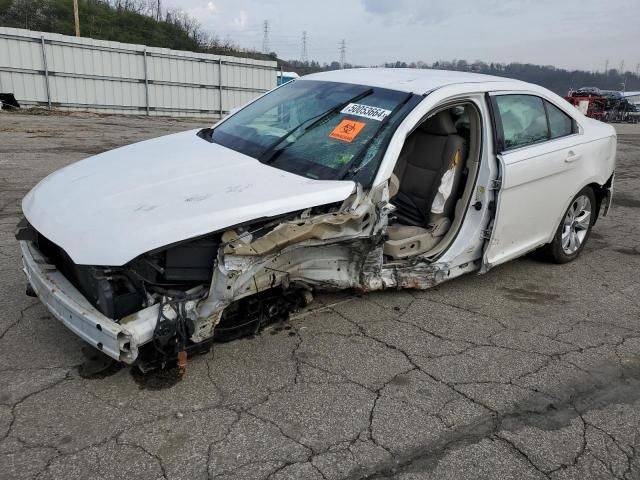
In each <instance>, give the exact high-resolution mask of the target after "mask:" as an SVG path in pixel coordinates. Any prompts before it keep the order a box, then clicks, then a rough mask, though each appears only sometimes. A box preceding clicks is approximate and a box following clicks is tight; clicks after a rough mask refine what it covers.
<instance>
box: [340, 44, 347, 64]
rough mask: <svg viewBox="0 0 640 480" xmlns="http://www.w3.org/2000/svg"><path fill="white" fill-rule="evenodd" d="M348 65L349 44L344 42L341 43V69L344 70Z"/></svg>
mask: <svg viewBox="0 0 640 480" xmlns="http://www.w3.org/2000/svg"><path fill="white" fill-rule="evenodd" d="M345 63H347V42H346V40H342V41H341V42H340V68H341V69H344V64H345Z"/></svg>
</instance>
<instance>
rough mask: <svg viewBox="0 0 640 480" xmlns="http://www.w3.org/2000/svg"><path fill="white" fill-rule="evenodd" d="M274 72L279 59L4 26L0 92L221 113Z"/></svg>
mask: <svg viewBox="0 0 640 480" xmlns="http://www.w3.org/2000/svg"><path fill="white" fill-rule="evenodd" d="M276 74H277V65H276V62H274V61H263V60H253V59H248V58H240V57H228V56H221V55H209V54H203V53H195V52H184V51H178V50H169V49H167V48H155V47H145V46H144V45H133V44H126V43H119V42H108V41H103V40H93V39H91V38H77V37H70V36H67V35H58V34H54V33H45V32H34V31H30V30H21V29H16V28H6V27H0V92H3V93H13V94H14V95H15V96H16V99H17V100H18V101H19V102H20V104H22V105H25V106H30V105H44V106H49V107H54V108H60V109H66V110H88V111H95V112H104V113H129V114H141V113H142V114H147V115H171V116H189V117H194V116H195V117H209V118H211V117H213V118H220V117H222V116H224V115H225V114H226V113H228V112H229V111H230V110H231V109H233V108H236V107H238V106H240V105H242V104H244V103H246V102H248V101H249V100H251V99H252V98H254V97H256V96H257V95H259V94H261V93H263V92H265V91H267V90H270V89H272V88H274V87H275V86H276Z"/></svg>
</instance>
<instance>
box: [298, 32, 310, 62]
mask: <svg viewBox="0 0 640 480" xmlns="http://www.w3.org/2000/svg"><path fill="white" fill-rule="evenodd" d="M300 61H301V62H302V63H304V64H307V63H309V55H308V54H307V32H306V31H304V32H302V52H301V54H300Z"/></svg>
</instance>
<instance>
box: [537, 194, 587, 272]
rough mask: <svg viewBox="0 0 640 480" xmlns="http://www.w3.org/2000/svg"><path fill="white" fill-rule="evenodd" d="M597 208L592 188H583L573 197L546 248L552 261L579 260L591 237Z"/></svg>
mask: <svg viewBox="0 0 640 480" xmlns="http://www.w3.org/2000/svg"><path fill="white" fill-rule="evenodd" d="M596 208H597V204H596V196H595V194H594V193H593V189H592V188H591V187H585V188H583V189H582V190H580V191H579V192H578V194H577V195H576V196H575V197H573V200H571V203H570V204H569V208H567V210H566V212H565V213H564V215H563V216H562V220H561V221H560V225H558V229H557V230H556V234H555V236H554V237H553V241H552V242H551V243H550V244H548V245H546V246H545V247H544V252H545V253H546V255H547V257H548V258H549V259H550V260H551V261H553V262H555V263H568V262H571V261H573V260H575V259H576V258H578V255H580V252H582V249H583V248H584V246H585V245H586V243H587V240H589V236H590V235H591V228H592V227H593V222H594V220H595V218H596V213H597V212H596V210H595V209H596Z"/></svg>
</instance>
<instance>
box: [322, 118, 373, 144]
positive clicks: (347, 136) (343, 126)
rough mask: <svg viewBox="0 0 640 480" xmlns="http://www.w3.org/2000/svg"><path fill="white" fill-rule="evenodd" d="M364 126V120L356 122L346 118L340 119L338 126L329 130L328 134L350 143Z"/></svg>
mask: <svg viewBox="0 0 640 480" xmlns="http://www.w3.org/2000/svg"><path fill="white" fill-rule="evenodd" d="M366 126H367V124H366V123H364V122H357V121H355V120H348V119H347V120H342V121H341V122H340V123H339V124H338V126H337V127H336V128H334V129H333V130H332V131H331V133H330V134H329V136H330V137H331V138H335V139H336V140H342V141H343V142H349V143H351V142H352V141H353V139H354V138H356V137H357V136H358V134H359V133H360V131H361V130H362V129H363V128H364V127H366Z"/></svg>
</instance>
